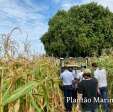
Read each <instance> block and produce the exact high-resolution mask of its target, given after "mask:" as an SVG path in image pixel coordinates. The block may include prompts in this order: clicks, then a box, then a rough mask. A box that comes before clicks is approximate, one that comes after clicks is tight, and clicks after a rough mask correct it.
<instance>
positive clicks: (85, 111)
mask: <svg viewBox="0 0 113 112" xmlns="http://www.w3.org/2000/svg"><path fill="white" fill-rule="evenodd" d="M82 112H98V110H97V109H95V110H83V111H82Z"/></svg>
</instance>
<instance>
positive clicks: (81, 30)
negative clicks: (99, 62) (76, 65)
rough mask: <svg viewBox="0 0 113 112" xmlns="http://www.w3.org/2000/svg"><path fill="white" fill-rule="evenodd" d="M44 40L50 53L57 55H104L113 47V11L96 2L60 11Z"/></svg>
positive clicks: (50, 21)
mask: <svg viewBox="0 0 113 112" xmlns="http://www.w3.org/2000/svg"><path fill="white" fill-rule="evenodd" d="M41 41H42V42H43V44H44V47H45V50H46V53H47V54H48V55H53V56H56V57H66V56H72V57H74V56H82V57H85V56H92V55H93V53H95V52H96V53H97V55H101V53H102V50H103V49H105V48H111V47H112V46H113V13H112V12H110V11H109V9H108V8H104V7H102V6H101V5H98V4H97V3H94V2H92V3H89V4H85V5H80V6H74V7H72V8H70V10H68V11H64V10H60V11H58V12H57V13H56V15H54V16H53V17H52V18H51V19H50V20H49V29H48V32H46V33H45V34H44V35H43V36H42V38H41Z"/></svg>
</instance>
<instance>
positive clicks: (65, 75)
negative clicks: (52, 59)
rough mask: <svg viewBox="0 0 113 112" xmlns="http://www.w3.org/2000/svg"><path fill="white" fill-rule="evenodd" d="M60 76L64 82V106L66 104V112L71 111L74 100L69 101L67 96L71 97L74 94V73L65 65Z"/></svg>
mask: <svg viewBox="0 0 113 112" xmlns="http://www.w3.org/2000/svg"><path fill="white" fill-rule="evenodd" d="M60 78H61V80H62V82H63V92H64V106H65V109H66V112H71V111H72V103H73V102H71V101H67V98H70V99H71V98H72V96H73V87H72V83H73V81H74V76H73V74H72V71H71V68H69V67H67V66H65V67H64V69H63V71H62V73H61V75H60Z"/></svg>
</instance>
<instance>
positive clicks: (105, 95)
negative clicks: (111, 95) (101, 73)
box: [99, 87, 110, 112]
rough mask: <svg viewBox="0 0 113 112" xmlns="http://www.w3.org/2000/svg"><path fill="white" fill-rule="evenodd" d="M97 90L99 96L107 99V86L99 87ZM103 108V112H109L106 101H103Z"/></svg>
mask: <svg viewBox="0 0 113 112" xmlns="http://www.w3.org/2000/svg"><path fill="white" fill-rule="evenodd" d="M99 90H100V95H101V98H103V99H106V100H107V99H108V95H107V87H102V88H99ZM103 109H104V112H110V110H109V103H108V101H106V102H103Z"/></svg>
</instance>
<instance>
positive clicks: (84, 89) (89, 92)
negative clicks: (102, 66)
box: [77, 69, 98, 112]
mask: <svg viewBox="0 0 113 112" xmlns="http://www.w3.org/2000/svg"><path fill="white" fill-rule="evenodd" d="M83 77H84V80H82V81H81V82H80V83H79V84H78V97H77V98H78V100H77V112H97V107H98V104H97V102H94V99H96V98H97V88H98V82H97V80H96V79H95V78H93V77H92V76H91V70H90V69H85V70H84V73H83Z"/></svg>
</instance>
